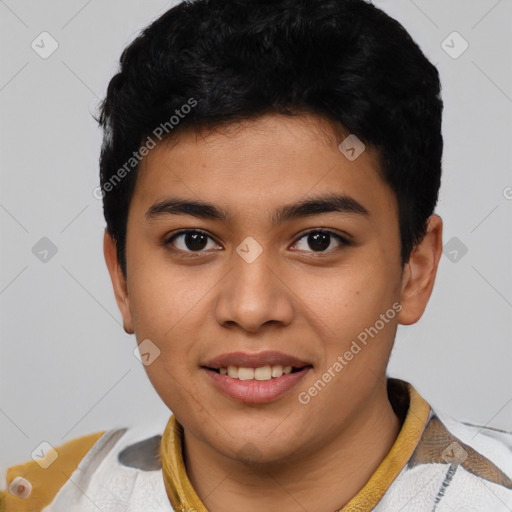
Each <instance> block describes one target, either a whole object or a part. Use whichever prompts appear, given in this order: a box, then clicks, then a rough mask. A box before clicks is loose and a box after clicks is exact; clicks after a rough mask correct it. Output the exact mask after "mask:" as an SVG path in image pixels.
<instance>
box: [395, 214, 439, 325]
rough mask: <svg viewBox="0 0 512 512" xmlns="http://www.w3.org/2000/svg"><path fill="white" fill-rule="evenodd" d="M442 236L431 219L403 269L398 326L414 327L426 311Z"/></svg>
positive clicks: (435, 220) (433, 219)
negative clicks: (412, 325) (411, 325)
mask: <svg viewBox="0 0 512 512" xmlns="http://www.w3.org/2000/svg"><path fill="white" fill-rule="evenodd" d="M442 232H443V221H442V220H441V217H439V215H436V214H434V215H431V216H430V217H429V219H428V224H427V231H426V233H425V236H424V237H423V240H422V241H421V242H420V243H419V244H418V245H417V246H416V247H415V248H414V249H413V251H412V253H411V257H410V258H409V261H408V262H407V263H406V265H405V268H404V272H403V276H402V291H401V296H400V302H401V304H402V310H401V311H400V314H399V315H398V322H399V323H400V324H403V325H410V324H414V323H416V322H417V321H418V320H419V319H420V318H421V316H422V315H423V312H424V311H425V308H426V307H427V303H428V300H429V298H430V295H431V294H432V289H433V287H434V282H435V278H436V273H437V267H438V265H439V260H440V258H441V254H442V250H443V240H442V238H443V237H442Z"/></svg>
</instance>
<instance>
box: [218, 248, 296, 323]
mask: <svg viewBox="0 0 512 512" xmlns="http://www.w3.org/2000/svg"><path fill="white" fill-rule="evenodd" d="M241 245H242V244H241ZM245 248H246V249H248V250H247V251H246V252H245V253H244V250H243V249H244V247H243V246H242V247H241V248H239V250H238V251H237V252H233V255H232V257H231V261H230V266H231V271H230V272H228V274H227V275H226V277H225V278H224V282H223V283H222V286H220V287H219V295H218V297H217V300H216V304H215V315H216V319H217V321H218V323H219V324H220V325H223V326H224V327H229V326H231V327H233V326H235V325H236V326H239V327H240V328H242V329H244V330H245V331H247V332H251V333H255V332H258V331H260V330H261V329H264V328H268V327H269V326H270V325H274V326H277V325H280V326H286V325H289V324H290V323H291V321H292V319H293V315H294V307H293V300H292V296H293V293H292V292H291V290H290V288H289V286H290V285H289V283H286V278H285V277H284V276H283V275H282V272H279V268H280V264H279V262H278V260H277V258H276V257H274V256H273V255H272V254H270V253H271V251H266V250H263V251H261V253H260V254H259V255H257V256H256V258H254V256H255V254H254V248H253V247H251V246H250V244H249V245H248V246H246V247H245ZM260 250H261V249H260ZM251 251H252V254H251ZM280 274H281V275H280Z"/></svg>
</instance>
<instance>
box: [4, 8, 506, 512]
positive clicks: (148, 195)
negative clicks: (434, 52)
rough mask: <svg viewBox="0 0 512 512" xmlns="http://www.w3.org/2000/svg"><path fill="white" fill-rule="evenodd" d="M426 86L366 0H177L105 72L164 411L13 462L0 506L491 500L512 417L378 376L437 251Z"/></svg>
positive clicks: (107, 149) (411, 46) (259, 506)
mask: <svg viewBox="0 0 512 512" xmlns="http://www.w3.org/2000/svg"><path fill="white" fill-rule="evenodd" d="M441 113H442V101H441V99H440V84H439V79H438V73H437V71H436V69H435V68H434V67H433V66H432V65H431V64H430V63H429V62H428V61H427V59H426V58H425V57H424V55H423V54H422V52H421V51H420V49H419V48H418V46H417V45H416V44H415V43H414V42H413V41H412V40H411V38H410V37H409V35H408V34H407V32H406V31H405V30H404V29H403V27H402V26H401V25H400V24H399V23H397V22H396V21H394V20H392V19H391V18H389V17H388V16H386V15H385V14H384V13H383V12H382V11H380V10H379V9H377V8H376V7H374V6H372V5H371V4H368V3H366V2H364V1H363V0H338V1H337V2H333V1H332V0H293V1H292V0H281V1H273V2H270V1H264V0H245V1H238V0H196V1H193V2H187V3H182V4H180V5H178V6H176V7H174V8H172V9H171V10H169V11H168V12H167V13H165V14H164V15H163V16H161V17H160V18H159V19H158V20H156V21H155V22H154V23H153V24H152V25H151V26H149V27H148V28H147V29H146V30H145V31H144V32H143V33H142V34H141V35H140V36H139V37H138V38H137V39H136V40H135V41H134V42H133V43H132V44H131V45H130V46H129V47H128V48H127V49H126V50H125V51H124V53H123V55H122V57H121V69H120V72H119V73H118V74H117V75H116V76H114V78H113V79H112V80H111V82H110V85H109V87H108V92H107V97H106V99H105V102H104V103H103V105H102V110H101V115H100V119H99V121H100V123H101V125H102V127H103V128H104V130H105V137H104V144H103V147H102V154H101V189H100V191H99V192H100V193H101V195H102V196H103V201H104V212H105V219H106V222H107V228H106V231H105V238H104V251H105V259H106V263H107V266H108V269H109V272H110V276H111V278H112V283H113V288H114V293H115V297H116V300H117V303H118V305H119V309H120V311H121V314H122V318H123V322H124V329H125V330H126V332H128V333H134V334H135V336H136V338H137V342H138V343H139V349H140V353H141V358H142V361H143V362H144V365H145V369H146V371H147V374H148V377H149V379H150V380H151V382H152V384H153V386H154V388H155V390H156V392H157V393H158V394H159V395H160V397H161V398H162V400H163V401H164V402H165V404H166V405H167V406H168V407H169V409H170V410H171V411H172V412H173V415H172V416H171V418H170V420H169V422H168V424H167V427H166V428H165V431H164V432H156V431H151V432H150V431H146V430H144V429H140V428H139V429H138V428H123V429H112V430H109V431H104V432H103V431H102V432H97V433H95V434H91V435H89V436H83V437H80V438H77V439H74V440H71V441H70V442H69V443H67V444H65V445H63V446H61V447H59V448H58V449H57V452H58V455H59V456H58V457H57V458H56V460H55V461H53V463H51V464H49V465H48V467H47V468H42V467H41V465H40V464H36V463H35V462H30V463H26V464H24V465H20V466H15V467H13V468H10V469H9V470H8V472H7V475H6V488H7V489H6V491H4V493H3V495H2V503H3V510H5V511H7V512H14V511H20V510H43V509H44V510H45V511H46V512H57V511H75V510H76V511H78V510H79V511H89V510H91V511H92V510H102V511H104V512H106V511H114V510H116V511H120V510H133V511H134V510H148V511H157V510H158V511H170V510H175V511H189V512H192V511H197V512H204V511H210V512H227V511H239V510H243V511H244V512H256V511H260V510H268V511H269V512H278V511H279V512H281V511H306V510H307V511H314V512H332V511H338V510H342V511H344V512H347V511H370V510H374V511H379V512H384V511H386V512H387V511H393V512H396V511H399V510H407V511H411V510H414V511H434V510H436V511H438V512H445V511H446V512H448V511H450V512H453V511H456V510H461V511H462V510H464V511H466V512H467V511H493V512H497V511H506V510H512V480H511V477H512V457H511V451H510V450H511V449H512V434H511V433H506V432H500V431H497V430H494V429H491V428H484V427H477V426H473V425H468V424H463V423H460V422H457V421H454V420H452V419H451V418H449V417H447V416H443V415H439V414H437V413H436V412H434V411H433V410H432V409H431V407H430V406H429V405H428V404H427V403H426V402H425V401H424V400H423V398H422V397H421V396H420V395H419V394H418V392H417V391H416V390H415V389H414V387H413V386H412V385H411V384H409V383H407V382H404V381H400V380H397V379H391V378H388V377H387V375H386V366H387V362H388V359H389V355H390V351H391V348H392V346H393V341H394V338H395V333H396V329H397V326H398V324H402V325H409V324H413V323H415V322H417V321H418V320H419V318H420V317H421V315H422V314H423V311H424V309H425V307H426V305H427V302H428V299H429V297H430V294H431V292H432V288H433V285H434V280H435V275H436V270H437V266H438V263H439V258H440V255H441V250H442V236H441V234H442V222H441V219H440V218H439V217H438V216H437V215H436V214H434V213H433V211H434V207H435V204H436V201H437V194H438V189H439V184H440V174H441V155H442V145H443V143H442V137H441Z"/></svg>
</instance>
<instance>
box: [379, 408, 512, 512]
mask: <svg viewBox="0 0 512 512" xmlns="http://www.w3.org/2000/svg"><path fill="white" fill-rule="evenodd" d="M407 503H409V506H410V505H411V504H412V503H415V504H416V503H418V504H420V503H430V504H431V506H432V507H433V508H432V509H433V510H434V509H435V510H436V512H455V511H465V512H468V511H480V510H493V512H498V511H509V510H512V508H511V507H512V432H508V431H504V430H499V429H494V428H491V427H488V426H483V425H474V424H471V423H466V422H462V421H459V420H456V419H454V418H453V417H451V416H449V415H447V414H440V413H437V412H435V411H434V410H432V411H431V414H430V415H429V419H428V421H427V422H426V424H425V428H424V430H423V433H422V435H421V438H420V440H419V442H418V444H417V446H416V448H415V450H414V453H413V455H412V457H411V458H410V459H409V461H408V463H407V464H406V466H405V468H404V469H403V470H402V472H401V473H400V475H399V476H398V478H397V480H396V481H395V483H394V484H393V485H392V487H391V489H390V492H389V493H388V494H387V495H385V496H384V499H383V500H382V502H381V507H383V508H382V510H388V509H389V510H394V509H400V507H401V506H405V505H406V504H407ZM390 505H393V506H392V507H390ZM386 506H387V507H388V508H386ZM397 507H398V508H397ZM378 510H381V509H378Z"/></svg>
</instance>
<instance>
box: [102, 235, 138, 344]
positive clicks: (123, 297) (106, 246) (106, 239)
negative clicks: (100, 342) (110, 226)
mask: <svg viewBox="0 0 512 512" xmlns="http://www.w3.org/2000/svg"><path fill="white" fill-rule="evenodd" d="M103 254H104V255H105V262H106V264H107V268H108V272H109V274H110V279H111V280H112V286H113V287H114V295H115V297H116V302H117V306H118V307H119V311H121V315H122V317H123V328H124V330H125V332H126V333H128V334H133V333H134V330H133V322H132V314H131V311H130V301H129V299H128V287H127V283H126V279H125V277H124V275H123V272H122V271H121V266H120V265H119V261H118V259H117V248H116V242H115V241H114V239H113V238H112V236H111V235H110V233H109V232H108V231H107V230H106V229H105V234H104V235H103Z"/></svg>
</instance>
